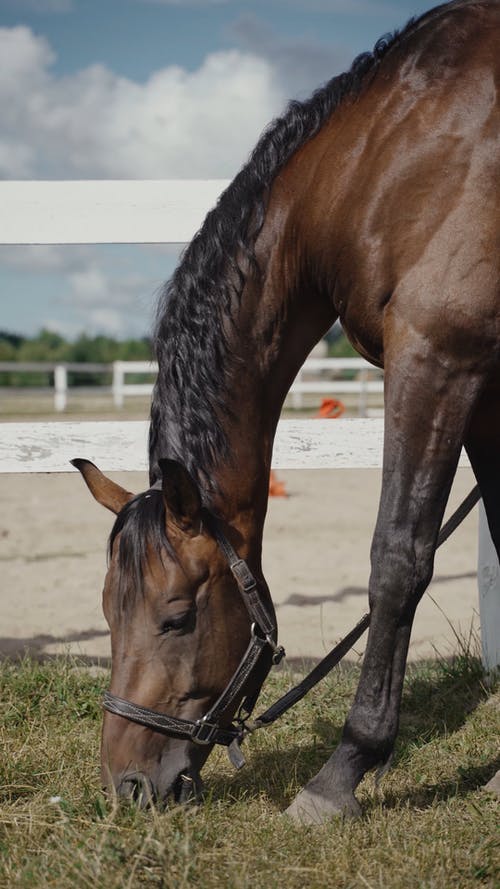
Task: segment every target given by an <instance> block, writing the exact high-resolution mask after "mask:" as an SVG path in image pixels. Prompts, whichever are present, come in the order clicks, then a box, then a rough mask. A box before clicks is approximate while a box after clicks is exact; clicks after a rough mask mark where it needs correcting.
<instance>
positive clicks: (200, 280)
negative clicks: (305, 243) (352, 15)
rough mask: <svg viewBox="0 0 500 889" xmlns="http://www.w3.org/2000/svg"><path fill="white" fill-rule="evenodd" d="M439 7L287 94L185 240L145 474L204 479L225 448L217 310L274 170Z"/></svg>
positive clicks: (172, 286)
mask: <svg viewBox="0 0 500 889" xmlns="http://www.w3.org/2000/svg"><path fill="white" fill-rule="evenodd" d="M445 5H447V4H445ZM443 8H444V7H438V8H437V9H435V10H432V11H431V12H430V13H426V14H425V15H424V16H422V17H421V18H419V19H418V20H413V19H412V20H411V21H410V22H409V23H408V25H407V26H406V28H405V29H404V30H403V31H401V32H395V33H394V34H393V35H386V36H385V37H382V38H381V39H380V40H379V41H378V42H377V44H376V45H375V48H374V50H373V52H371V53H364V54H362V55H360V56H358V57H357V58H356V59H355V61H354V62H353V64H352V66H351V68H350V70H349V71H348V72H347V73H344V74H341V75H339V76H338V77H334V78H333V79H332V80H330V81H329V82H328V83H326V84H325V85H324V86H322V87H320V88H319V89H318V90H316V92H314V93H313V95H312V96H311V98H310V99H308V100H307V101H305V102H299V101H292V102H291V103H290V104H289V106H288V108H287V110H286V112H285V114H284V115H283V116H282V117H280V118H278V119H276V120H275V121H273V122H272V123H271V124H270V126H269V127H268V128H267V129H266V130H265V131H264V133H263V135H262V136H261V138H260V140H259V142H258V144H257V146H256V148H255V149H254V151H253V153H252V155H251V157H250V159H249V161H248V163H247V164H246V166H244V167H243V169H242V170H241V171H240V173H238V175H237V176H236V178H235V179H234V180H233V182H232V183H231V184H230V185H229V187H228V188H227V189H226V191H224V193H223V194H222V195H221V197H220V198H219V201H218V203H217V205H216V207H215V208H214V209H213V210H212V211H211V212H210V213H209V214H208V215H207V217H206V219H205V222H204V224H203V226H202V228H201V230H200V231H199V232H198V233H197V234H196V235H195V237H194V238H193V240H192V241H191V243H190V244H189V245H188V246H187V248H186V249H185V251H184V253H183V256H182V259H181V262H180V264H179V266H178V268H177V270H176V271H175V273H174V275H173V277H172V278H171V280H170V281H169V282H168V283H167V284H166V285H165V287H164V290H163V292H162V295H161V298H160V302H159V306H158V314H157V322H156V329H155V335H154V350H155V353H156V357H157V359H158V362H159V375H158V380H157V383H156V386H155V390H154V393H153V400H152V406H151V427H150V439H149V460H150V481H151V483H154V482H155V481H156V480H157V479H158V477H159V470H158V466H157V463H158V459H160V458H161V457H170V458H173V459H177V460H179V461H180V462H182V463H183V464H184V465H185V466H186V467H187V469H188V470H189V471H190V472H191V474H192V475H193V477H194V478H197V479H198V480H199V481H201V483H202V486H203V487H204V488H205V489H206V488H208V489H210V486H211V485H210V473H211V470H212V469H213V468H214V467H215V466H217V464H218V463H221V462H224V461H227V460H228V458H229V457H230V455H229V453H228V443H227V439H226V436H225V434H224V430H223V428H222V424H221V418H222V417H223V416H224V413H225V412H227V409H228V408H227V402H228V399H227V391H228V380H229V378H230V375H231V372H232V371H233V370H234V367H235V365H236V364H237V359H236V357H235V356H234V355H232V354H231V353H230V350H229V348H228V343H227V338H226V335H225V332H224V331H225V328H224V319H226V321H227V319H228V318H231V316H232V312H234V305H235V304H236V305H237V304H238V300H239V297H240V296H241V291H242V287H243V274H242V271H241V269H240V263H241V257H245V258H246V260H247V262H248V260H249V261H250V262H251V261H252V256H253V246H254V243H255V240H256V237H257V235H258V233H259V231H260V229H261V227H262V224H263V222H264V217H265V212H266V199H267V195H268V191H269V188H270V186H271V185H272V183H273V180H274V179H275V177H276V175H277V174H278V173H279V171H280V170H281V169H282V168H283V167H284V165H285V164H286V163H287V161H289V160H290V158H291V157H292V155H293V154H294V153H295V152H296V151H297V149H298V148H300V147H301V146H302V145H304V143H305V142H307V141H308V140H309V139H311V138H312V137H313V136H314V135H315V134H317V133H318V132H319V130H320V129H321V127H322V126H323V124H324V123H325V122H326V121H327V120H328V119H329V118H330V116H331V115H332V113H333V112H334V111H335V109H336V108H337V107H338V106H339V105H340V103H341V102H342V101H344V100H345V99H346V98H348V97H356V96H357V95H359V93H360V91H361V89H362V88H363V86H364V84H365V83H366V82H367V79H368V77H369V75H372V76H373V74H374V73H375V72H376V70H377V68H378V66H379V64H380V62H381V60H382V59H383V58H384V57H385V55H386V54H387V52H388V51H389V50H390V49H392V48H393V47H394V46H395V45H397V44H399V43H400V42H401V40H402V38H404V37H405V36H406V35H407V34H408V32H409V31H411V30H412V29H414V28H415V27H418V26H419V25H420V24H421V23H424V21H427V20H428V19H430V18H433V17H434V16H435V15H437V14H438V13H439V12H440V11H441V10H442V9H443Z"/></svg>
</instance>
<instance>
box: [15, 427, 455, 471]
mask: <svg viewBox="0 0 500 889" xmlns="http://www.w3.org/2000/svg"><path fill="white" fill-rule="evenodd" d="M148 426H149V424H148V423H147V422H146V421H125V422H117V421H106V422H105V421H97V422H82V423H66V422H60V423H58V422H53V423H2V424H0V472H69V471H70V470H71V466H70V465H69V461H70V460H71V459H72V458H73V457H85V458H86V459H88V460H92V461H93V462H94V463H96V464H97V465H98V466H99V467H100V468H101V469H103V470H105V471H107V472H110V471H113V470H115V471H132V470H145V469H146V467H147V459H146V455H147V434H148ZM382 445H383V420H382V419H378V418H377V419H363V420H359V419H351V420H281V421H280V422H279V424H278V431H277V435H276V439H275V445H274V453H273V466H274V467H275V468H276V469H308V468H309V469H342V468H343V469H347V468H356V469H369V468H376V467H379V466H381V463H382ZM460 465H461V466H468V465H469V464H468V461H467V458H466V456H465V453H462V457H461V461H460Z"/></svg>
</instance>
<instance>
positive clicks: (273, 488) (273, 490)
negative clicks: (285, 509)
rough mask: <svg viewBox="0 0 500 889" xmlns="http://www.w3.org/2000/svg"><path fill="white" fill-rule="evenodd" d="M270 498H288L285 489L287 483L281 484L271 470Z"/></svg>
mask: <svg viewBox="0 0 500 889" xmlns="http://www.w3.org/2000/svg"><path fill="white" fill-rule="evenodd" d="M269 496H270V497H288V494H287V492H286V488H285V482H280V481H278V479H277V478H276V475H275V473H274V472H273V470H272V469H271V475H270V476H269Z"/></svg>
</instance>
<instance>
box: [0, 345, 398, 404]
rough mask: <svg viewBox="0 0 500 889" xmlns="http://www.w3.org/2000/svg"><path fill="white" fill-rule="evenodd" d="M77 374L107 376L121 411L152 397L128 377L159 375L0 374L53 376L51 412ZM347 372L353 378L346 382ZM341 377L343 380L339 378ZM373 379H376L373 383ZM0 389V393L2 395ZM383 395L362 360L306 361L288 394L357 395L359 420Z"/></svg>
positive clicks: (0, 365)
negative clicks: (374, 397) (135, 399)
mask: <svg viewBox="0 0 500 889" xmlns="http://www.w3.org/2000/svg"><path fill="white" fill-rule="evenodd" d="M71 371H75V372H78V373H80V374H86V373H87V374H95V373H109V374H110V376H111V387H109V386H108V387H106V386H96V391H97V392H99V391H101V392H102V391H106V390H107V391H109V392H110V393H111V394H112V398H113V404H114V406H115V407H117V408H122V407H123V406H124V403H125V399H126V398H127V397H130V396H138V395H142V396H145V395H151V393H152V391H153V383H151V382H149V383H128V382H127V376H129V375H130V374H134V376H136V375H140V374H144V375H147V376H151V375H156V374H157V373H158V365H157V364H156V362H154V361H113V362H112V363H110V364H91V363H87V362H81V363H67V362H66V363H58V364H55V363H53V362H49V361H48V362H41V361H0V373H2V372H3V373H15V374H33V373H47V374H53V380H54V410H55V411H58V412H59V411H64V410H66V408H67V405H68V391H69V388H70V387H69V385H68V373H69V372H71ZM346 372H347V373H348V374H349V375H350V376H351V377H352V376H353V373H354V375H355V377H354V378H351V379H345V374H346ZM342 375H343V376H342ZM374 376H376V377H378V379H373V377H374ZM2 388H3V387H2V386H0V392H1V391H2ZM383 391H384V384H383V380H382V371H380V370H378V369H377V368H374V367H373V366H372V365H371V364H369V363H368V361H365V360H364V358H308V359H307V361H306V362H305V363H304V365H303V367H302V368H301V369H300V371H299V373H298V374H297V377H296V379H295V380H294V382H293V383H292V385H291V387H290V392H289V398H290V400H291V404H292V406H293V407H294V408H296V409H300V408H302V407H303V395H304V394H307V395H330V396H333V397H337V396H338V395H347V394H348V395H353V394H354V395H356V396H357V412H358V416H360V417H365V416H367V415H368V396H369V395H370V394H372V393H376V394H379V395H381V394H382V393H383Z"/></svg>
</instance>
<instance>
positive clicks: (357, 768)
mask: <svg viewBox="0 0 500 889" xmlns="http://www.w3.org/2000/svg"><path fill="white" fill-rule="evenodd" d="M424 346H425V344H422V343H420V342H415V343H414V347H413V349H412V354H411V355H408V354H407V355H406V356H404V357H403V356H401V357H399V356H398V361H399V364H398V367H397V372H396V367H394V368H393V367H391V365H390V364H389V366H387V365H386V384H385V385H386V394H385V400H386V409H385V442H384V463H383V475H382V492H381V498H380V506H379V513H378V518H377V524H376V529H375V534H374V538H373V543H372V550H371V565H372V570H371V576H370V583H369V602H370V614H371V619H370V630H369V635H368V641H367V646H366V652H365V657H364V662H363V667H362V671H361V678H360V681H359V685H358V689H357V692H356V695H355V699H354V703H353V705H352V708H351V710H350V713H349V716H348V718H347V720H346V723H345V726H344V729H343V734H342V740H341V742H340V744H339V746H338V748H337V750H336V751H335V752H334V754H333V756H332V757H331V758H330V759H329V760H328V762H327V763H326V764H325V765H324V766H323V768H322V769H321V770H320V772H319V773H318V774H317V775H316V776H315V777H314V778H313V779H312V780H311V781H310V782H309V783H308V784H307V786H306V787H305V788H304V790H303V791H301V793H299V794H298V796H297V797H296V798H295V800H294V801H293V802H292V804H291V806H290V807H289V809H288V810H287V814H289V815H291V816H292V817H294V818H296V819H297V820H300V821H302V822H309V823H319V822H321V821H323V820H324V819H325V818H328V817H331V816H332V815H335V814H347V815H357V814H359V813H360V808H359V804H358V802H357V800H356V798H355V796H354V790H355V788H356V787H357V785H358V784H359V782H360V781H361V779H362V778H363V775H364V774H365V773H366V772H367V771H368V770H369V769H370V768H373V767H375V766H380V765H383V764H385V763H387V762H388V760H389V757H390V755H391V753H392V750H393V746H394V742H395V739H396V735H397V731H398V726H399V709H400V702H401V694H402V687H403V679H404V673H405V667H406V658H407V652H408V644H409V640H410V633H411V627H412V623H413V617H414V614H415V609H416V606H417V604H418V602H419V600H420V598H421V596H422V594H423V593H424V590H425V589H426V587H427V585H428V583H429V581H430V579H431V577H432V570H433V562H434V552H435V548H436V543H437V536H438V532H439V528H440V524H441V520H442V517H443V513H444V510H445V506H446V502H447V500H448V495H449V491H450V487H451V483H452V480H453V476H454V474H455V470H456V466H457V462H458V458H459V454H460V449H461V445H462V442H463V440H464V434H465V429H466V426H467V421H468V417H469V415H470V413H471V411H472V408H473V405H474V403H475V401H476V399H477V393H478V391H479V388H480V386H481V377H480V375H479V374H474V373H472V372H471V370H470V368H469V370H468V372H465V371H464V370H461V368H460V367H459V366H457V363H455V362H453V361H452V360H451V359H450V360H446V361H445V360H443V359H442V357H441V358H440V356H435V355H432V354H431V355H429V354H427V355H426V356H425V361H424V360H423V352H424ZM427 351H428V349H427Z"/></svg>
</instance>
